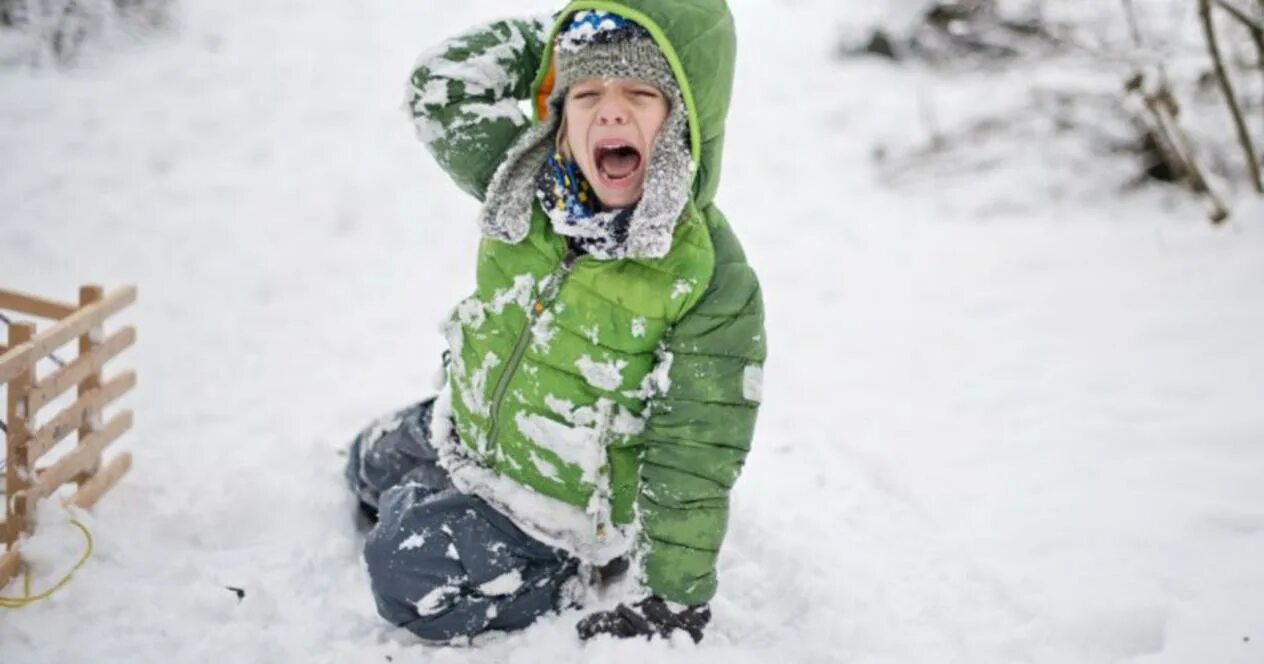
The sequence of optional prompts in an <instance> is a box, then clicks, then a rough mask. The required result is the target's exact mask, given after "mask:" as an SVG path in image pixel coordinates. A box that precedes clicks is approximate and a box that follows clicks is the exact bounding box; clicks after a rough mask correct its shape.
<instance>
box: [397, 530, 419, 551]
mask: <svg viewBox="0 0 1264 664" xmlns="http://www.w3.org/2000/svg"><path fill="white" fill-rule="evenodd" d="M425 544H426V536H425V535H422V534H421V533H413V534H411V535H409V536H408V537H407V538H406V539H405V540H404V541H403V542H400V543H399V550H400V551H410V550H412V549H420V548H421V547H423V546H425Z"/></svg>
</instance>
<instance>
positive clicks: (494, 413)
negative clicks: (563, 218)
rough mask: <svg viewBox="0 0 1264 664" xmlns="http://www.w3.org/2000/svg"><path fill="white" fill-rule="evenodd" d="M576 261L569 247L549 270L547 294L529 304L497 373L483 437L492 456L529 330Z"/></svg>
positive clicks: (497, 443)
mask: <svg viewBox="0 0 1264 664" xmlns="http://www.w3.org/2000/svg"><path fill="white" fill-rule="evenodd" d="M578 259H579V252H578V251H576V250H575V249H573V248H571V247H567V249H566V255H564V256H563V257H562V264H561V265H559V266H558V267H557V269H555V270H553V272H552V273H550V275H549V277H550V278H549V284H548V289H547V292H544V291H541V293H540V297H539V299H537V300H536V301H535V302H533V303H532V304H531V310H530V311H528V312H527V321H526V323H524V324H523V326H522V332H519V333H518V341H517V342H516V343H515V344H514V349H513V353H511V354H510V355H509V363H508V364H506V365H505V370H504V371H502V372H500V380H498V381H496V389H495V390H493V391H492V405H491V412H490V414H491V420H492V427H491V432H490V433H489V434H488V436H487V444H488V445H489V446H491V447H492V450H489V451H493V450H494V452H495V453H499V451H500V441H499V440H498V438H497V437H498V436H499V434H500V406H501V402H503V401H504V399H505V390H508V389H509V381H510V380H512V379H513V377H514V374H515V373H517V372H518V365H519V364H520V363H521V362H522V356H523V354H524V353H526V352H527V344H528V342H530V340H531V327H532V326H533V325H534V324H535V322H536V320H537V319H538V318H539V317H540V315H541V314H543V313H544V312H545V310H546V309H548V306H549V305H550V304H552V303H553V299H554V298H556V297H557V294H558V293H559V292H561V290H562V283H563V282H565V281H566V277H567V276H568V275H569V274H570V272H571V269H572V268H574V267H575V261H576V260H578Z"/></svg>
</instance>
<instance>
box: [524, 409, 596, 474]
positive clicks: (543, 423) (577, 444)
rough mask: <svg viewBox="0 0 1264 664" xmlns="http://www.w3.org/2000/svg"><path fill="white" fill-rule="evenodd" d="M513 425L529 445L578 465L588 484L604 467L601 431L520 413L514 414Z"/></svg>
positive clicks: (541, 416)
mask: <svg viewBox="0 0 1264 664" xmlns="http://www.w3.org/2000/svg"><path fill="white" fill-rule="evenodd" d="M514 422H515V423H516V424H517V425H518V430H519V431H520V432H522V435H523V436H526V437H527V439H528V440H530V441H531V442H532V443H535V444H536V445H538V446H539V447H541V448H543V449H546V450H548V451H550V452H552V453H554V454H556V455H557V456H558V457H559V458H560V459H562V461H565V462H566V463H569V464H571V465H574V466H578V467H579V468H580V470H581V471H583V473H584V477H585V479H587V480H588V481H593V480H594V479H595V478H596V477H597V475H598V473H599V471H600V469H601V467H602V465H604V464H605V461H606V450H605V449H604V448H603V447H602V446H601V432H600V431H599V430H597V429H595V428H588V427H573V426H569V425H567V424H564V423H562V422H557V421H554V420H551V419H549V418H547V417H545V416H543V415H536V414H534V413H524V412H520V413H518V414H517V416H516V417H515V418H514Z"/></svg>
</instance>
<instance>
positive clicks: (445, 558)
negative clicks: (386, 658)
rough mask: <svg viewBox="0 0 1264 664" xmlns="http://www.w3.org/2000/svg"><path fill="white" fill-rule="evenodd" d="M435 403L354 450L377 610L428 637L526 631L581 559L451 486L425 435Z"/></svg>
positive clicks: (370, 434) (366, 434) (551, 606)
mask: <svg viewBox="0 0 1264 664" xmlns="http://www.w3.org/2000/svg"><path fill="white" fill-rule="evenodd" d="M433 406H434V401H433V400H430V401H425V402H422V403H420V404H417V405H415V406H412V407H409V408H406V409H404V410H402V411H400V412H398V413H395V414H394V415H393V416H389V417H387V418H383V419H382V420H379V421H378V422H377V423H375V424H374V425H373V426H370V427H369V428H368V429H365V430H364V431H363V432H361V433H360V434H359V435H358V436H356V438H355V440H354V441H353V442H352V444H351V450H350V454H349V455H348V459H347V469H346V477H347V481H348V482H349V483H350V485H351V489H352V491H354V492H355V494H356V496H357V497H358V498H359V500H360V506H359V507H360V509H361V511H362V513H363V514H364V515H365V516H368V517H369V518H370V519H372V518H374V517H376V518H377V525H375V526H374V527H373V529H372V530H370V531H369V533H368V535H367V538H366V540H365V543H364V559H365V562H366V563H367V564H368V569H369V578H370V582H371V586H372V590H373V595H374V598H375V599H376V601H377V608H378V613H380V614H381V615H382V617H383V618H385V619H386V620H388V621H390V622H391V623H392V624H394V625H397V626H399V627H404V628H406V629H408V630H409V631H411V632H412V633H414V634H416V635H417V636H419V637H421V638H423V639H427V640H430V641H443V642H449V641H459V640H461V639H463V638H468V637H472V636H475V635H477V634H481V633H483V632H486V631H489V630H502V631H509V630H516V629H522V628H524V627H526V626H528V625H530V624H531V623H532V622H534V621H535V620H536V619H537V618H539V617H540V616H541V615H543V614H545V613H548V612H549V611H553V610H555V609H557V608H559V605H560V604H561V602H562V601H563V600H562V597H561V588H562V585H563V584H564V583H565V582H566V581H567V580H568V579H571V578H573V577H575V575H576V571H577V568H578V563H577V562H576V561H575V559H574V558H571V557H570V556H569V555H567V554H566V553H565V552H563V551H560V550H558V549H555V548H552V547H550V546H548V545H545V544H543V543H541V542H539V541H537V540H535V539H533V538H531V537H530V536H528V535H527V534H526V533H524V532H522V530H520V529H519V528H518V527H517V526H515V525H514V523H513V522H512V521H510V520H509V519H508V518H507V517H505V516H504V515H503V514H501V513H500V512H497V511H496V510H495V509H493V508H492V507H491V506H490V505H488V504H487V503H486V502H484V501H483V500H482V499H481V498H478V497H477V496H473V495H469V494H464V493H461V492H460V491H457V490H456V488H454V487H453V486H452V481H451V480H450V479H449V477H448V474H447V472H446V471H444V470H443V469H442V468H440V467H439V465H438V459H437V455H436V453H435V450H434V447H432V446H431V444H430V440H429V432H430V416H431V412H432V410H433Z"/></svg>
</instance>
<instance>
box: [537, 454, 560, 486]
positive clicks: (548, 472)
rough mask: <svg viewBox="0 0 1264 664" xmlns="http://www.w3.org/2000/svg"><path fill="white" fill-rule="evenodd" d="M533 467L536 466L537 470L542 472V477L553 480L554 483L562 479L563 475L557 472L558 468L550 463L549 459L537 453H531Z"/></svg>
mask: <svg viewBox="0 0 1264 664" xmlns="http://www.w3.org/2000/svg"><path fill="white" fill-rule="evenodd" d="M531 465H533V466H535V469H536V470H538V471H540V475H542V476H544V477H546V478H548V479H550V480H553V481H554V482H556V481H558V479H559V478H561V474H559V473H558V471H557V466H554V465H553V464H551V463H549V462H548V460H547V459H545V458H544V457H542V456H540V455H539V454H536V453H535V452H531Z"/></svg>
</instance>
